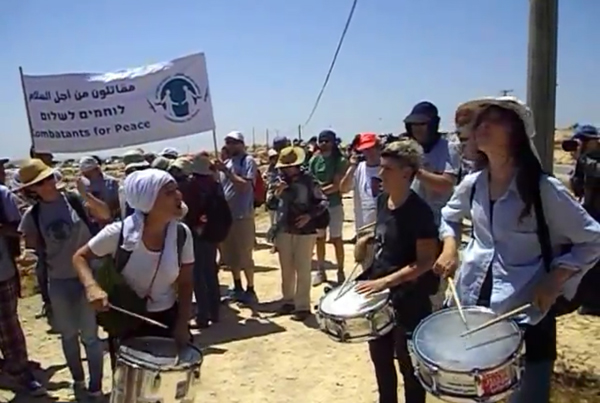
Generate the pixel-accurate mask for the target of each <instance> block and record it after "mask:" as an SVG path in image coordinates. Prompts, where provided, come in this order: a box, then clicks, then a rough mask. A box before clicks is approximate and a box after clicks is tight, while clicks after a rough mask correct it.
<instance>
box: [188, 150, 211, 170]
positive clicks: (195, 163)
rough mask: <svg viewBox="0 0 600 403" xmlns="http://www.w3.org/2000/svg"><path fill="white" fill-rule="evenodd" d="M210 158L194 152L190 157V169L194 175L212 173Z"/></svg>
mask: <svg viewBox="0 0 600 403" xmlns="http://www.w3.org/2000/svg"><path fill="white" fill-rule="evenodd" d="M210 165H211V162H210V159H209V158H208V157H207V156H205V155H202V154H196V155H194V156H193V157H192V164H191V166H190V171H191V172H192V174H195V175H212V171H211V170H210Z"/></svg>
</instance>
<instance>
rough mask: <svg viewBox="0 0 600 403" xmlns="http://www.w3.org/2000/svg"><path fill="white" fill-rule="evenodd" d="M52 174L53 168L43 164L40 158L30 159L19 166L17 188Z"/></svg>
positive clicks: (33, 183)
mask: <svg viewBox="0 0 600 403" xmlns="http://www.w3.org/2000/svg"><path fill="white" fill-rule="evenodd" d="M52 175H54V169H52V168H50V167H49V166H48V165H46V164H44V163H43V162H42V160H39V159H36V158H34V159H30V160H28V161H27V162H25V164H23V166H21V167H20V168H19V180H20V182H21V186H19V189H24V188H27V187H29V186H31V185H35V184H36V183H39V182H41V181H43V180H44V179H46V178H49V177H50V176H52Z"/></svg>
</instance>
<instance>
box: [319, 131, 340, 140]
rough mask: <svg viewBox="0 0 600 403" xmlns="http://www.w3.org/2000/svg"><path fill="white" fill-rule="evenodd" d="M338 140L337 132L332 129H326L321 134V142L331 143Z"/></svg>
mask: <svg viewBox="0 0 600 403" xmlns="http://www.w3.org/2000/svg"><path fill="white" fill-rule="evenodd" d="M336 138H337V135H336V134H335V132H334V131H333V130H330V129H325V130H323V131H321V133H319V140H321V139H327V140H329V141H335V139H336Z"/></svg>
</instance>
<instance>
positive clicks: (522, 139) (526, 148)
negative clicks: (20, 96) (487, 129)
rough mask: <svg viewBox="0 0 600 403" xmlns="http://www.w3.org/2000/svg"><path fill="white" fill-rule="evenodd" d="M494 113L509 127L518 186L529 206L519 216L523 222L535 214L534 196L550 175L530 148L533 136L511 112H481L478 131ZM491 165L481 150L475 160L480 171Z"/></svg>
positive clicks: (498, 109)
mask: <svg viewBox="0 0 600 403" xmlns="http://www.w3.org/2000/svg"><path fill="white" fill-rule="evenodd" d="M490 113H494V114H497V115H498V116H499V117H500V119H501V120H502V121H503V122H505V123H506V124H507V125H508V126H509V133H510V145H509V152H510V153H511V154H512V155H511V156H512V158H513V160H514V164H515V168H516V177H515V181H516V185H517V191H518V192H519V196H520V197H521V200H523V203H524V204H525V207H524V208H523V210H522V211H521V213H520V214H519V220H522V219H523V218H525V217H526V216H528V215H530V214H531V208H532V206H533V201H534V195H536V194H539V192H540V179H541V177H542V176H543V175H545V174H546V173H545V172H544V170H543V169H542V165H541V163H540V161H539V160H538V159H537V157H536V156H535V154H534V152H533V150H532V149H531V146H530V140H529V136H528V135H527V131H526V130H525V124H524V123H523V121H522V120H521V118H520V117H519V115H518V114H517V113H516V112H514V111H512V110H510V109H505V108H502V107H499V106H495V105H492V106H489V107H488V108H487V109H486V110H484V111H483V112H481V113H480V114H479V116H478V117H477V120H476V121H475V125H474V128H477V127H478V126H479V125H480V124H481V123H482V122H483V120H484V119H485V117H487V116H489V114H490ZM488 165H489V161H488V158H487V156H486V155H485V154H484V153H483V152H481V151H477V157H476V159H475V167H476V169H478V170H479V169H484V168H487V167H488Z"/></svg>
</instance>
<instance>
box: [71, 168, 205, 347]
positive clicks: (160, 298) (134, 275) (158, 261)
mask: <svg viewBox="0 0 600 403" xmlns="http://www.w3.org/2000/svg"><path fill="white" fill-rule="evenodd" d="M124 194H125V199H126V200H127V203H128V204H129V205H130V206H131V207H132V208H133V209H134V213H133V214H132V215H130V216H128V217H127V218H126V219H125V220H124V221H122V222H116V223H113V224H110V225H108V226H106V227H104V228H103V229H102V230H101V231H100V232H99V233H98V234H97V235H96V236H95V237H93V238H92V239H91V240H90V241H89V242H88V244H87V245H85V246H83V247H82V248H81V249H79V250H78V251H77V253H76V254H75V255H74V256H73V263H74V265H75V269H76V270H77V272H78V275H79V278H80V280H81V282H82V283H83V285H84V286H85V289H86V294H87V298H88V301H89V302H90V303H91V304H92V305H93V306H94V308H95V309H96V310H98V311H104V310H106V309H107V308H108V295H107V292H105V290H103V289H102V288H101V287H100V286H99V284H98V282H97V281H96V279H95V278H94V275H93V274H92V270H90V266H89V263H88V262H89V261H90V259H93V258H95V257H100V256H107V255H113V256H114V255H115V254H116V253H117V251H118V250H125V251H126V252H127V253H128V258H127V261H126V263H125V265H124V266H123V268H122V271H121V276H122V278H123V279H124V281H125V283H126V284H127V285H128V286H129V287H130V288H131V289H132V290H133V291H134V292H135V294H137V295H138V296H139V297H140V298H143V299H145V300H146V310H147V313H145V315H146V316H148V317H149V318H151V319H154V320H156V321H158V322H161V323H164V324H165V325H167V326H168V327H169V330H168V331H165V330H163V329H161V328H159V327H156V326H146V325H142V326H141V327H140V328H137V329H136V330H135V331H134V332H133V334H131V335H130V337H134V336H148V335H152V336H159V337H171V336H172V337H174V338H175V339H176V340H177V341H178V342H179V343H187V342H188V341H189V337H190V336H189V329H188V319H189V318H190V316H191V311H192V292H193V274H192V267H193V263H194V248H193V241H192V236H191V233H190V230H189V228H188V227H187V226H185V224H183V223H180V222H178V220H177V219H178V217H179V216H180V215H181V204H182V203H181V193H180V192H179V190H178V188H177V183H176V182H175V180H174V179H173V177H172V176H171V175H169V174H168V173H167V172H164V171H161V170H158V169H146V170H143V171H137V172H134V173H132V174H131V175H129V176H127V178H126V179H125V183H124ZM181 227H183V229H184V238H185V240H184V241H183V242H180V239H179V235H180V231H179V230H178V229H179V228H181ZM120 240H121V241H120ZM180 244H181V245H180ZM180 246H181V247H180ZM115 264H116V263H115Z"/></svg>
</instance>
